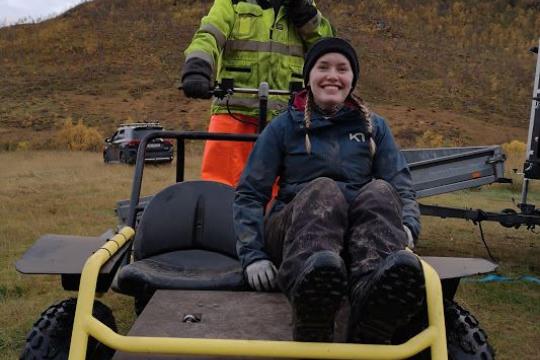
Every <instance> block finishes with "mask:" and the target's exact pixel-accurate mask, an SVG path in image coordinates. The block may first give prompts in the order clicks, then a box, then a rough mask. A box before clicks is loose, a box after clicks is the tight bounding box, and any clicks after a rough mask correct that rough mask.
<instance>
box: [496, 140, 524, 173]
mask: <svg viewBox="0 0 540 360" xmlns="http://www.w3.org/2000/svg"><path fill="white" fill-rule="evenodd" d="M502 148H503V151H504V153H505V154H506V167H507V168H508V169H519V170H521V167H522V166H523V162H524V161H525V150H526V148H527V145H526V144H525V143H524V142H522V141H519V140H512V141H510V142H508V143H504V144H503V145H502Z"/></svg>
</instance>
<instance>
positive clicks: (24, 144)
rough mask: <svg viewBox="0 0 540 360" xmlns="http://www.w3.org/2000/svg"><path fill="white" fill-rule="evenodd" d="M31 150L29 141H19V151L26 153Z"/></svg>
mask: <svg viewBox="0 0 540 360" xmlns="http://www.w3.org/2000/svg"><path fill="white" fill-rule="evenodd" d="M28 149H30V143H29V142H28V141H19V142H18V143H17V151H26V150H28Z"/></svg>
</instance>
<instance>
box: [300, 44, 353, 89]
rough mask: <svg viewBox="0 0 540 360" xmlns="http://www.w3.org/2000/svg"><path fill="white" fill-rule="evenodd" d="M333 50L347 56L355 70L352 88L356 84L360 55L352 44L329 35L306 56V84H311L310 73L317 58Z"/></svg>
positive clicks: (314, 45)
mask: <svg viewBox="0 0 540 360" xmlns="http://www.w3.org/2000/svg"><path fill="white" fill-rule="evenodd" d="M331 52H337V53H340V54H342V55H343V56H345V57H346V58H347V59H348V60H349V62H350V63H351V69H352V72H353V81H352V89H354V87H355V86H356V80H358V73H359V71H360V65H359V64H358V56H357V55H356V51H354V48H353V47H352V45H351V44H350V43H349V42H348V41H346V40H343V39H341V38H337V37H328V38H323V39H321V40H319V41H317V42H316V43H315V44H313V46H312V47H311V48H310V49H309V50H308V52H307V53H306V56H305V58H304V74H303V75H304V85H305V86H306V87H307V86H308V85H309V73H310V72H311V69H312V68H313V66H314V65H315V63H316V62H317V60H318V59H319V58H320V57H321V56H323V55H324V54H328V53H331Z"/></svg>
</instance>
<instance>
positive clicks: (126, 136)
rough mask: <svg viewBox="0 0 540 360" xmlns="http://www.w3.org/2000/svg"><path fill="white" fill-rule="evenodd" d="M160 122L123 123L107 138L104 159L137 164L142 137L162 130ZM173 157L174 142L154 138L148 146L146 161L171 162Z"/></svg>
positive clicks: (105, 160) (108, 161)
mask: <svg viewBox="0 0 540 360" xmlns="http://www.w3.org/2000/svg"><path fill="white" fill-rule="evenodd" d="M162 130H163V126H161V125H159V123H131V124H121V125H120V126H119V127H118V129H117V130H116V132H115V133H114V135H113V136H111V137H110V138H107V139H105V147H104V149H103V161H104V162H106V163H110V162H121V163H126V164H135V161H136V159H137V150H138V149H139V144H140V142H141V140H142V138H143V137H144V136H145V135H146V134H148V133H151V132H154V131H162ZM172 159H173V144H172V142H171V141H169V140H164V139H161V138H157V139H153V140H152V141H151V142H150V143H148V145H147V146H146V157H145V161H149V162H171V161H172Z"/></svg>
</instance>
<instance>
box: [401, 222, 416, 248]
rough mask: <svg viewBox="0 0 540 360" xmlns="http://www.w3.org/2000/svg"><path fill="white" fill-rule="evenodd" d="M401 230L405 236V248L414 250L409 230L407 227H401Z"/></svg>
mask: <svg viewBox="0 0 540 360" xmlns="http://www.w3.org/2000/svg"><path fill="white" fill-rule="evenodd" d="M403 230H405V234H407V247H408V248H409V249H411V250H412V249H414V239H413V236H412V232H411V229H409V228H408V227H407V225H403Z"/></svg>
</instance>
